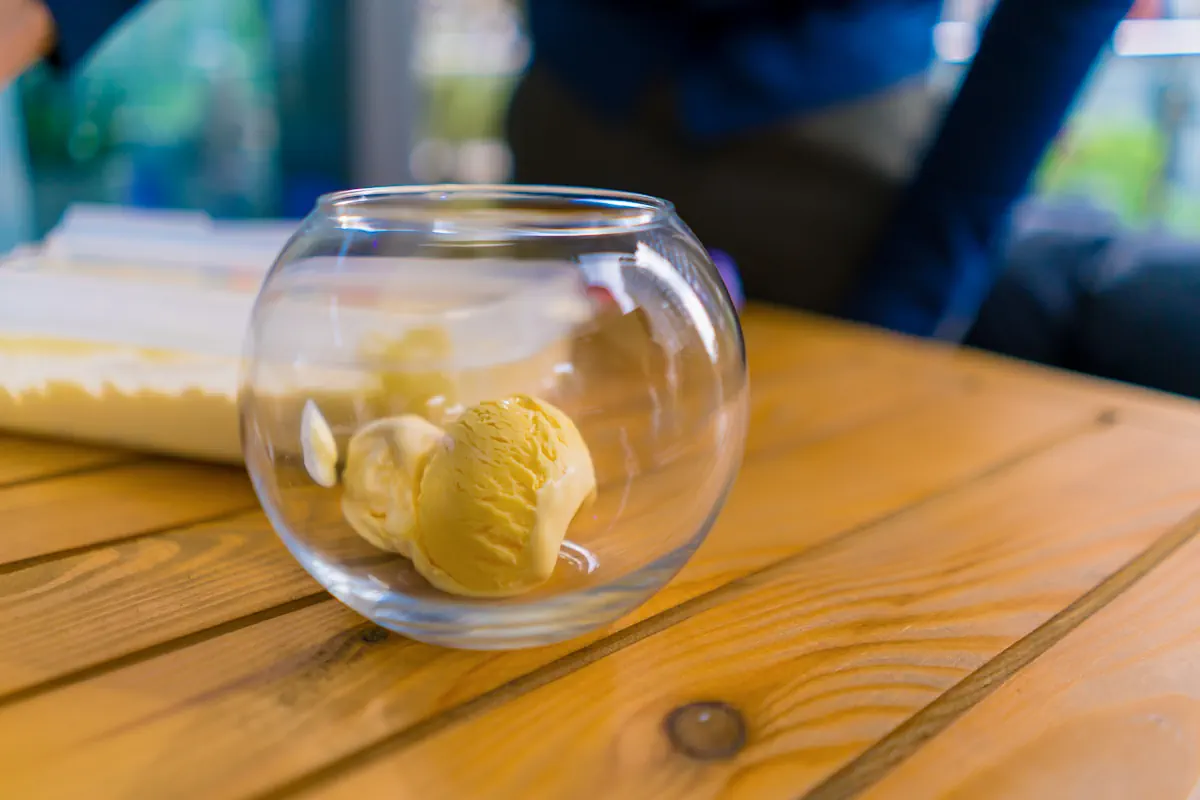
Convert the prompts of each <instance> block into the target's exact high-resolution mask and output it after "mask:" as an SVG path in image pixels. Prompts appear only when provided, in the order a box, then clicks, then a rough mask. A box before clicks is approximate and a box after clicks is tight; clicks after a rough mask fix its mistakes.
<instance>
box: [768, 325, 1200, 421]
mask: <svg viewBox="0 0 1200 800" xmlns="http://www.w3.org/2000/svg"><path fill="white" fill-rule="evenodd" d="M746 319H747V330H748V331H749V330H753V331H754V332H755V337H756V341H757V342H759V343H762V344H763V345H764V347H763V350H765V352H759V353H754V352H752V353H751V362H752V363H753V362H755V360H757V361H758V362H759V363H762V364H764V365H766V366H768V367H769V368H770V369H777V368H779V364H780V362H782V361H784V360H786V358H787V355H786V354H787V353H788V352H789V351H791V350H792V349H794V348H802V349H803V350H804V351H807V350H809V349H811V348H813V347H814V346H815V347H817V348H825V349H827V351H828V352H830V353H842V354H846V356H845V357H846V359H847V360H850V361H868V362H877V363H888V364H890V365H891V366H892V368H899V369H919V370H921V372H922V374H924V375H927V376H930V377H931V378H933V377H936V376H944V375H948V374H952V375H956V376H957V377H958V378H959V379H960V380H961V379H964V378H965V379H968V380H973V381H976V382H977V385H978V386H980V387H982V388H984V389H992V388H994V389H1000V390H1007V391H1013V392H1021V393H1025V394H1028V395H1029V396H1037V397H1042V398H1044V399H1045V400H1046V402H1050V403H1059V404H1061V403H1066V404H1070V403H1083V404H1095V403H1101V404H1104V405H1107V406H1109V407H1112V408H1113V409H1116V410H1119V411H1120V412H1121V414H1122V417H1123V418H1124V419H1126V420H1128V421H1130V422H1133V423H1134V424H1142V425H1147V426H1150V427H1156V428H1158V429H1159V430H1164V431H1170V432H1174V433H1176V434H1183V435H1189V436H1200V400H1196V399H1193V398H1189V397H1180V396H1177V395H1171V394H1166V393H1163V392H1156V391H1153V390H1151V389H1146V388H1144V387H1141V386H1134V385H1131V384H1125V383H1120V382H1117V381H1108V380H1101V379H1097V378H1094V377H1092V376H1089V375H1082V374H1078V373H1073V372H1067V371H1063V370H1057V369H1051V368H1048V367H1043V366H1040V365H1037V364H1030V363H1028V362H1024V361H1019V360H1017V359H1012V358H1007V357H1004V356H1000V355H996V354H994V353H988V352H984V351H978V350H973V349H970V348H962V347H956V346H952V345H947V344H944V343H940V342H932V341H927V340H920V339H911V338H907V337H901V336H895V335H893V334H890V333H887V332H885V331H881V330H877V329H874V328H869V327H864V326H859V325H853V324H850V323H845V322H840V321H837V320H831V319H826V318H823V317H818V316H814V315H810V314H804V313H797V312H793V311H789V310H784V309H777V308H771V307H769V306H762V305H759V306H755V307H754V308H753V309H752V310H751V311H750V312H749V313H748V315H747V317H746ZM747 339H748V340H749V333H747ZM814 342H816V343H817V344H816V345H814ZM752 371H753V370H752Z"/></svg>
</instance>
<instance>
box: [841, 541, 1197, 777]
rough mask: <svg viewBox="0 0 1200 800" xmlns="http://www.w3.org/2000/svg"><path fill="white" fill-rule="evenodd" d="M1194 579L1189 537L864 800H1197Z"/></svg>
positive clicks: (1193, 545) (1193, 544) (1193, 552)
mask: <svg viewBox="0 0 1200 800" xmlns="http://www.w3.org/2000/svg"><path fill="white" fill-rule="evenodd" d="M1198 577H1200V540H1197V539H1196V538H1192V539H1191V541H1189V542H1188V543H1187V544H1185V545H1184V547H1183V548H1181V549H1180V550H1178V551H1177V552H1175V553H1174V555H1172V556H1171V557H1170V558H1169V559H1168V560H1167V561H1166V562H1165V563H1163V564H1162V565H1160V566H1159V567H1158V568H1157V569H1155V570H1153V571H1152V572H1150V573H1149V574H1148V575H1146V576H1145V577H1144V578H1142V580H1140V581H1139V582H1138V583H1137V584H1136V585H1135V586H1134V587H1133V588H1132V589H1130V590H1129V591H1128V592H1126V593H1125V594H1123V595H1122V596H1121V597H1119V598H1117V599H1116V600H1114V601H1113V602H1112V603H1111V604H1110V605H1108V606H1107V607H1106V608H1104V609H1103V610H1101V611H1099V612H1098V613H1097V614H1095V615H1094V616H1092V617H1091V618H1090V619H1088V620H1087V621H1085V622H1084V623H1083V624H1082V625H1080V626H1079V627H1078V628H1077V629H1075V630H1074V632H1072V633H1070V634H1069V635H1067V636H1066V638H1064V639H1063V640H1062V641H1061V642H1060V643H1059V644H1058V645H1057V646H1055V647H1053V648H1051V649H1050V650H1049V651H1048V652H1046V653H1044V654H1043V655H1042V656H1041V657H1040V658H1039V659H1038V660H1037V661H1036V662H1034V663H1033V664H1032V665H1031V666H1030V667H1028V668H1027V669H1026V670H1024V671H1023V672H1020V673H1018V674H1017V675H1016V676H1015V677H1014V678H1012V679H1011V680H1010V681H1009V682H1008V683H1006V684H1005V685H1003V686H1001V687H1000V688H999V689H998V690H997V691H995V693H994V694H992V695H991V696H990V697H988V698H987V699H985V700H983V701H982V702H981V703H980V704H979V705H977V706H976V707H975V708H974V709H972V710H971V711H969V712H968V713H967V714H966V715H964V716H963V717H961V718H960V719H959V720H958V721H957V722H956V723H954V724H953V725H951V726H950V727H949V728H948V729H946V730H945V731H944V732H943V733H942V734H941V735H940V736H938V737H936V738H935V739H933V741H931V742H930V743H928V744H927V745H926V746H925V748H924V749H922V750H920V751H918V752H917V753H916V754H915V755H914V756H912V757H911V758H910V759H909V760H908V761H906V762H905V763H903V764H901V765H900V766H899V767H898V768H897V769H896V770H895V771H894V772H892V773H891V774H890V775H888V776H887V777H886V778H885V779H884V780H883V781H882V782H880V783H878V784H877V785H875V786H874V787H873V788H872V789H871V790H870V791H868V792H867V793H866V794H865V797H869V798H873V799H875V798H900V797H912V796H913V793H914V791H918V787H919V792H920V794H921V795H922V796H925V797H945V798H1000V797H1006V798H1007V797H1020V798H1024V799H1025V800H1043V798H1045V799H1046V800H1049V799H1050V798H1053V800H1072V799H1073V798H1081V799H1082V798H1087V800H1097V799H1098V800H1103V799H1104V798H1127V797H1147V798H1187V797H1193V796H1195V792H1196V787H1197V786H1198V785H1200V581H1198V580H1197V578H1198Z"/></svg>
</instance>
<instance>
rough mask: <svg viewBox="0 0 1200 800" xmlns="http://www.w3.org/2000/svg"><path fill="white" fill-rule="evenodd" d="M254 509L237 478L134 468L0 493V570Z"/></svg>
mask: <svg viewBox="0 0 1200 800" xmlns="http://www.w3.org/2000/svg"><path fill="white" fill-rule="evenodd" d="M255 505H256V501H255V498H254V492H253V491H252V490H251V488H250V482H249V481H248V480H247V478H246V475H245V473H244V472H242V471H240V470H234V469H227V468H222V467H208V466H200V465H196V464H188V463H185V462H182V461H141V462H137V463H133V464H127V465H118V466H114V467H111V468H109V469H105V470H102V471H97V472H89V473H86V474H81V475H68V476H65V477H61V478H52V479H47V480H43V481H38V482H36V483H26V484H21V485H18V486H13V487H10V488H7V489H0V565H3V564H10V563H12V562H17V561H22V560H25V559H30V558H35V557H38V556H45V555H47V554H50V553H57V552H60V551H63V550H70V549H73V548H78V547H84V546H88V545H94V544H98V543H102V542H106V541H108V540H110V539H119V538H123V537H127V536H133V535H137V534H142V533H146V532H150V531H155V530H161V529H164V528H170V527H176V526H180V525H188V524H192V523H195V522H199V521H202V520H206V519H212V518H214V517H218V516H221V515H224V514H229V513H233V512H236V511H241V510H245V509H249V508H253V507H254V506H255Z"/></svg>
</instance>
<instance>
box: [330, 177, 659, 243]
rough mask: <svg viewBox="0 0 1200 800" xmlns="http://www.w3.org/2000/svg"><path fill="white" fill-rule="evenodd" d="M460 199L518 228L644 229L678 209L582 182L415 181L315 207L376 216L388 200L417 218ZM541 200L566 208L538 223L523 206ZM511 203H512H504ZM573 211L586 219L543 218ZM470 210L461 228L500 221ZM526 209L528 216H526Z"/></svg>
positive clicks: (348, 193)
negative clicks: (471, 216)
mask: <svg viewBox="0 0 1200 800" xmlns="http://www.w3.org/2000/svg"><path fill="white" fill-rule="evenodd" d="M455 199H459V200H471V199H478V200H492V201H495V202H496V203H497V204H498V205H497V207H496V208H494V209H488V210H491V211H498V212H502V213H505V214H509V215H511V216H512V224H513V225H514V226H515V227H517V228H520V229H524V230H533V231H536V230H541V231H545V232H555V233H568V232H572V233H586V232H593V233H606V232H613V231H614V230H616V231H620V230H630V229H635V228H643V227H647V226H650V225H655V224H661V223H663V222H664V221H666V220H667V219H669V218H670V217H672V216H674V214H675V207H674V205H672V204H671V203H670V202H668V201H666V200H663V199H661V198H658V197H654V196H652V195H648V194H639V193H637V192H626V191H621V190H617V189H595V188H589V187H582V186H555V185H548V184H547V185H542V184H486V183H479V184H474V183H443V184H412V185H396V186H372V187H363V188H358V189H345V190H342V191H337V192H328V193H326V194H323V195H321V196H320V197H318V198H317V203H316V210H317V211H318V212H319V213H324V214H327V215H331V216H337V215H338V214H339V212H341V213H342V214H345V215H347V216H354V217H359V218H362V217H368V218H369V217H371V216H372V215H371V213H370V211H369V209H370V208H372V207H378V208H380V209H386V208H388V204H389V202H396V203H397V206H396V208H404V206H405V205H409V207H411V208H412V209H413V210H414V211H415V212H417V213H416V214H415V216H423V215H428V214H429V212H430V211H434V212H436V210H437V208H438V206H439V204H440V203H443V202H446V201H449V200H455ZM539 200H540V201H548V202H549V203H552V204H553V203H559V204H561V208H558V209H547V208H543V209H541V214H542V216H543V219H542V220H541V221H540V222H539V221H538V219H537V218H536V214H537V209H536V208H531V207H529V206H523V205H522V201H539ZM414 201H415V202H414ZM506 202H508V203H511V205H505V203H506ZM452 209H453V207H451V209H448V214H447V216H448V217H455V216H456V215H455V213H454V210H452ZM568 209H575V210H585V211H586V212H587V214H586V217H585V218H584V219H581V220H574V221H557V222H555V223H553V224H552V223H551V222H550V221H548V220H546V219H544V217H545V216H546V212H547V211H566V210H568ZM393 210H396V209H395V208H394V209H393ZM478 210H479V209H476V211H478ZM465 211H466V209H463V210H461V211H460V212H459V214H458V215H457V218H456V219H455V222H456V227H459V226H463V225H465V227H466V228H468V229H470V228H493V227H494V226H495V220H486V219H484V220H477V221H475V222H471V221H468V220H466V219H465ZM522 212H524V213H525V215H526V216H525V218H524V219H522ZM460 230H461V228H460Z"/></svg>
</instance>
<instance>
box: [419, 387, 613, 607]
mask: <svg viewBox="0 0 1200 800" xmlns="http://www.w3.org/2000/svg"><path fill="white" fill-rule="evenodd" d="M595 491H596V474H595V470H594V468H593V466H592V459H591V455H590V453H589V452H588V448H587V445H586V444H585V442H584V440H583V437H582V436H581V435H580V433H579V430H578V429H577V428H576V427H575V423H574V422H572V421H571V419H570V418H569V417H568V416H567V415H566V414H564V413H563V412H562V411H560V410H559V409H557V408H555V407H554V406H553V405H551V404H550V403H547V402H545V401H544V400H539V399H537V398H534V397H530V396H528V395H514V396H512V397H509V398H506V399H504V400H494V401H485V402H482V403H479V404H478V405H474V406H471V407H470V408H468V409H466V410H465V411H464V412H463V414H462V415H461V416H460V417H459V418H458V419H456V420H455V421H454V422H452V423H450V424H449V425H448V426H447V427H446V438H445V440H443V441H442V442H441V443H439V444H437V445H436V446H435V447H434V449H433V450H432V451H431V452H430V454H429V456H428V461H427V462H426V464H425V467H424V470H423V472H422V474H421V478H420V487H419V490H418V502H417V516H418V524H417V529H416V536H415V538H414V539H413V542H412V560H413V564H414V566H415V567H416V568H417V571H418V572H420V573H421V575H423V576H424V577H425V578H426V580H428V581H429V582H430V583H431V584H433V585H434V586H436V587H437V588H439V589H441V590H443V591H445V592H450V593H453V594H459V595H466V596H473V597H504V596H509V595H515V594H520V593H522V592H525V591H528V590H530V589H532V588H534V587H536V586H538V585H539V584H541V583H543V582H545V581H546V579H548V578H549V577H550V575H551V573H553V572H554V567H555V564H556V563H557V560H558V550H559V546H560V545H561V544H562V541H563V538H564V537H565V535H566V532H567V527H568V526H569V525H570V523H571V520H572V519H573V518H574V517H575V515H576V513H577V512H578V511H579V508H580V506H582V505H583V503H584V502H585V501H586V500H587V499H588V498H590V497H591V496H592V495H593V494H594V493H595Z"/></svg>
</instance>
